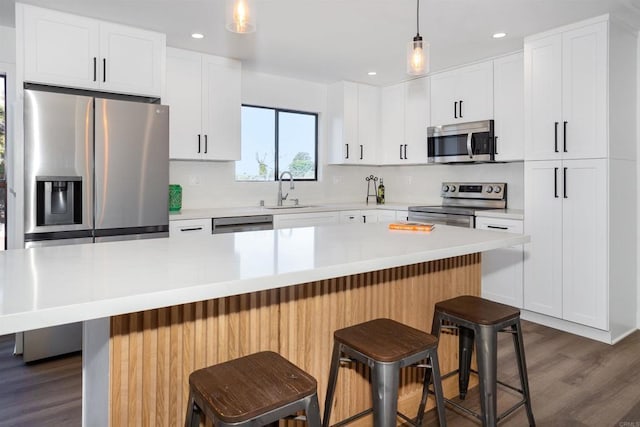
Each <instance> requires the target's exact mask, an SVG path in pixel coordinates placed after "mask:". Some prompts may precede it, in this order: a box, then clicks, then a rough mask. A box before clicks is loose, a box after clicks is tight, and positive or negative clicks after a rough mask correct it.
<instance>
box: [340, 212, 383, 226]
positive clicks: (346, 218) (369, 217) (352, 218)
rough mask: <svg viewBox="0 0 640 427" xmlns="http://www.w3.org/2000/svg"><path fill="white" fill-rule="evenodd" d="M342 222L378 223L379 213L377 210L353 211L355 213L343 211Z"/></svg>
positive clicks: (341, 214) (341, 213)
mask: <svg viewBox="0 0 640 427" xmlns="http://www.w3.org/2000/svg"><path fill="white" fill-rule="evenodd" d="M340 222H341V223H349V222H361V223H373V222H378V211H376V210H373V209H372V210H353V211H341V212H340Z"/></svg>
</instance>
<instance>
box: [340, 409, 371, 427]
mask: <svg viewBox="0 0 640 427" xmlns="http://www.w3.org/2000/svg"><path fill="white" fill-rule="evenodd" d="M372 413H373V408H369V409H366V410H364V411H362V412H358V413H357V414H355V415H352V416H350V417H349V418H345V419H344V420H342V421H340V422H338V423H335V424H333V425H331V427H340V426H344V425H347V424H349V423H352V422H354V421H355V420H357V419H359V418H362V417H364V416H365V415H369V414H372Z"/></svg>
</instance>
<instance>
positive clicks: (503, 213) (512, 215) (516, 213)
mask: <svg viewBox="0 0 640 427" xmlns="http://www.w3.org/2000/svg"><path fill="white" fill-rule="evenodd" d="M475 213H476V216H483V217H487V218H504V219H519V220H521V221H522V220H524V210H522V209H487V210H482V211H476V212H475Z"/></svg>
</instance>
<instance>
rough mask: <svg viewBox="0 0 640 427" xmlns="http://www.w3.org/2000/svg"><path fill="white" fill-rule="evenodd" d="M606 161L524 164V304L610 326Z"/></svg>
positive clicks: (570, 318)
mask: <svg viewBox="0 0 640 427" xmlns="http://www.w3.org/2000/svg"><path fill="white" fill-rule="evenodd" d="M607 162H608V161H607V160H606V159H598V160H565V161H560V160H551V161H534V162H526V163H525V233H526V234H529V235H531V243H530V244H529V245H528V246H527V253H526V257H525V276H524V277H525V285H524V308H525V309H527V310H531V311H533V312H536V313H541V314H546V315H549V316H553V317H558V318H561V319H564V320H568V321H571V322H575V323H578V324H581V325H586V326H591V327H594V328H598V329H603V330H608V329H609V313H608V307H609V262H608V259H609V256H608V255H609V245H608V242H609V234H608V228H609V227H608V223H609V222H608V202H607V200H608V191H607V176H608V171H607Z"/></svg>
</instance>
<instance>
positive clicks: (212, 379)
mask: <svg viewBox="0 0 640 427" xmlns="http://www.w3.org/2000/svg"><path fill="white" fill-rule="evenodd" d="M302 410H304V411H305V415H306V419H307V423H308V425H309V426H310V427H320V407H319V405H318V395H317V383H316V380H315V379H314V378H313V377H312V376H311V375H309V374H307V373H306V372H304V371H303V370H301V369H300V368H298V367H297V366H295V365H294V364H293V363H291V362H289V361H288V360H287V359H285V358H284V357H282V356H280V355H279V354H278V353H274V352H271V351H263V352H260V353H255V354H251V355H249V356H245V357H241V358H239V359H234V360H230V361H228V362H224V363H220V364H218V365H214V366H209V367H207V368H203V369H199V370H197V371H194V372H192V373H191V375H189V402H188V407H187V415H186V418H185V422H184V425H185V427H197V426H199V425H200V418H201V415H203V414H204V415H205V417H206V418H208V419H210V420H212V421H213V425H214V426H216V427H219V426H244V425H246V426H264V425H267V424H270V423H273V422H277V421H278V420H280V419H282V418H285V417H288V416H293V415H294V414H295V413H296V412H298V411H302ZM296 419H300V417H297V418H296Z"/></svg>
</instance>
